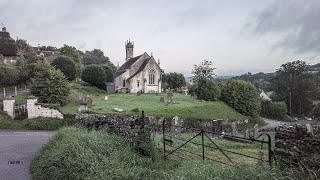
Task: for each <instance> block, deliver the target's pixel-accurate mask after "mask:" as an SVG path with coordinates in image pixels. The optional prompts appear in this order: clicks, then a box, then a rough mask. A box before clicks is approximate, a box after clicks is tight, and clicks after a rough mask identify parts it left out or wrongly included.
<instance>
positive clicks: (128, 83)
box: [114, 41, 161, 93]
mask: <svg viewBox="0 0 320 180" xmlns="http://www.w3.org/2000/svg"><path fill="white" fill-rule="evenodd" d="M125 47H126V61H125V63H124V64H123V65H122V66H121V67H119V68H118V70H117V71H116V73H115V75H114V77H115V86H116V89H117V90H118V91H122V92H129V93H137V92H142V93H159V92H161V68H160V62H159V61H158V62H156V60H155V59H154V57H153V56H152V54H151V56H150V55H149V54H147V53H146V52H145V53H143V54H141V55H139V56H136V57H134V56H133V47H134V43H133V42H130V41H127V42H126V44H125Z"/></svg>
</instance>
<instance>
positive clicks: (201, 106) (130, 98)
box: [61, 93, 247, 120]
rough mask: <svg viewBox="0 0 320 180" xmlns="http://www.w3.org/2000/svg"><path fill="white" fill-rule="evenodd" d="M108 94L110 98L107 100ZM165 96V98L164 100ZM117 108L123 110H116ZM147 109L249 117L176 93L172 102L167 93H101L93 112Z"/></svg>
mask: <svg viewBox="0 0 320 180" xmlns="http://www.w3.org/2000/svg"><path fill="white" fill-rule="evenodd" d="M106 96H107V100H106ZM161 98H163V99H164V101H163V102H160V99H161ZM115 108H119V109H122V110H123V112H118V111H115V110H114V109H115ZM61 109H62V111H64V112H67V113H75V112H77V110H78V104H77V103H76V102H71V103H69V104H67V105H66V106H64V107H62V108H61ZM142 110H143V111H145V113H146V114H147V115H151V116H162V117H174V116H179V117H182V118H192V119H198V120H212V119H230V120H245V119H246V118H247V117H246V116H243V115H241V114H240V113H238V112H237V111H235V110H233V109H232V108H231V107H230V106H228V105H227V104H225V103H224V102H222V101H202V100H197V99H195V98H192V97H190V96H187V95H184V94H180V93H174V94H173V96H172V102H171V103H169V102H168V98H167V94H166V93H160V94H141V95H139V96H138V95H137V94H122V93H118V94H107V95H106V94H99V95H98V96H97V95H93V103H92V106H91V107H89V108H88V111H89V112H95V113H112V114H127V115H133V114H137V113H140V111H142Z"/></svg>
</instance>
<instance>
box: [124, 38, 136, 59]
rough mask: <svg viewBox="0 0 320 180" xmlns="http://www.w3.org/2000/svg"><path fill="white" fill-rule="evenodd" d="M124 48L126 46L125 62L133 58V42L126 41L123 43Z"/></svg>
mask: <svg viewBox="0 0 320 180" xmlns="http://www.w3.org/2000/svg"><path fill="white" fill-rule="evenodd" d="M125 46H126V61H127V60H128V59H130V58H133V46H134V42H133V41H132V42H131V41H130V39H129V40H128V41H126V42H125Z"/></svg>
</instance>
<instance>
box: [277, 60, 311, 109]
mask: <svg viewBox="0 0 320 180" xmlns="http://www.w3.org/2000/svg"><path fill="white" fill-rule="evenodd" d="M272 87H273V89H274V93H275V94H276V95H277V96H278V97H281V98H282V99H281V100H283V101H285V102H286V104H287V107H288V112H289V114H290V115H292V114H295V115H302V114H305V115H307V114H308V113H309V112H310V111H311V110H312V106H313V105H312V99H314V98H315V96H316V95H317V86H316V74H312V73H308V66H307V64H306V62H304V61H299V60H298V61H293V62H288V63H286V64H282V65H281V67H280V68H279V69H278V70H277V71H276V76H275V77H274V78H273V80H272Z"/></svg>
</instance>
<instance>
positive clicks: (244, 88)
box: [221, 80, 260, 117]
mask: <svg viewBox="0 0 320 180" xmlns="http://www.w3.org/2000/svg"><path fill="white" fill-rule="evenodd" d="M221 99H222V100H223V101H224V102H226V103H227V104H228V105H229V106H231V107H232V108H233V109H235V110H236V111H238V112H240V113H241V114H243V115H246V116H251V117H256V116H258V114H259V111H260V98H259V94H258V92H257V90H256V88H255V87H254V86H253V85H252V84H251V83H250V82H246V81H242V80H229V81H227V83H226V84H224V85H223V87H222V90H221Z"/></svg>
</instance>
